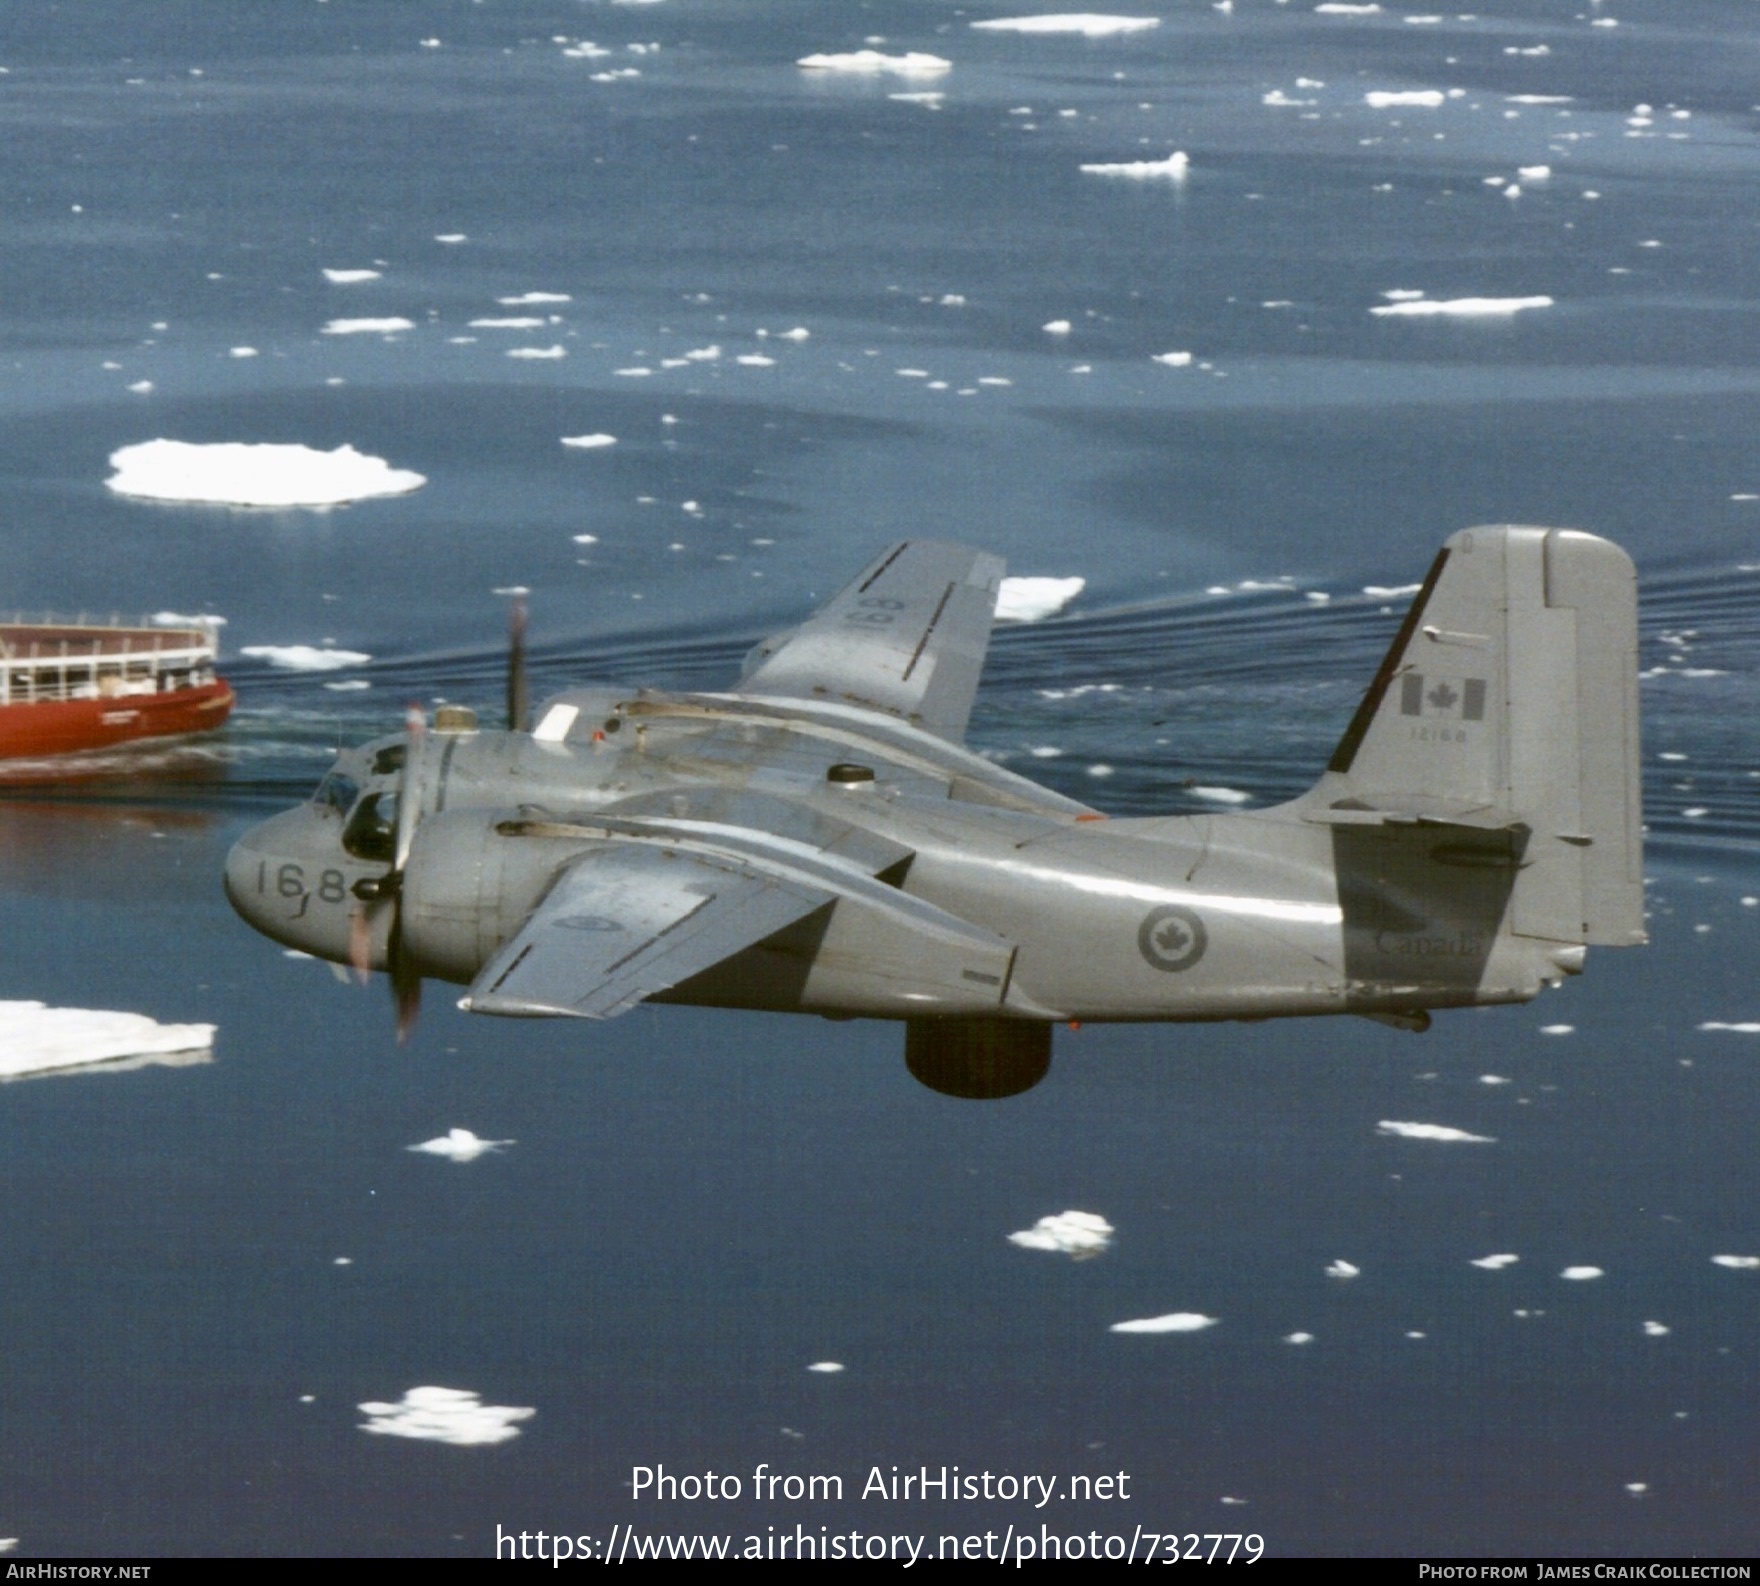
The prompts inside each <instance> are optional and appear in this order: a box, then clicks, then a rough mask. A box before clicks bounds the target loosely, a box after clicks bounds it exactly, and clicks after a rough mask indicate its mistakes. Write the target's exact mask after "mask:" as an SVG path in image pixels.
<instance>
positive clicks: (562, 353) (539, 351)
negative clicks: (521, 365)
mask: <svg viewBox="0 0 1760 1586" xmlns="http://www.w3.org/2000/svg"><path fill="white" fill-rule="evenodd" d="M507 356H508V357H509V358H566V357H567V356H568V349H567V348H566V347H564V346H562V345H561V344H560V343H552V344H551V345H550V346H548V347H509V348H508V349H507Z"/></svg>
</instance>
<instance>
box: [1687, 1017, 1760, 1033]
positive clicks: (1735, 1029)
mask: <svg viewBox="0 0 1760 1586" xmlns="http://www.w3.org/2000/svg"><path fill="white" fill-rule="evenodd" d="M1698 1028H1699V1029H1701V1030H1727V1031H1728V1032H1729V1033H1730V1034H1732V1035H1760V1024H1756V1023H1753V1022H1749V1023H1745V1024H1724V1023H1722V1022H1720V1021H1719V1020H1716V1019H1712V1020H1709V1021H1707V1022H1706V1023H1704V1024H1701V1025H1699V1026H1698Z"/></svg>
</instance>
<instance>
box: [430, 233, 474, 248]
mask: <svg viewBox="0 0 1760 1586" xmlns="http://www.w3.org/2000/svg"><path fill="white" fill-rule="evenodd" d="M434 240H435V241H436V242H444V243H446V244H448V245H449V246H453V245H456V244H458V243H461V242H466V241H468V240H469V239H468V238H467V237H466V236H465V234H464V233H463V232H462V231H442V232H440V233H439V234H438V235H437V236H436V237H435V238H434Z"/></svg>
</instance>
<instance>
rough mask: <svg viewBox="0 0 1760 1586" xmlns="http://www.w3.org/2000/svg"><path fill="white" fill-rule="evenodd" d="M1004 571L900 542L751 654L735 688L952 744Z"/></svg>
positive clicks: (996, 564) (963, 550) (986, 558)
mask: <svg viewBox="0 0 1760 1586" xmlns="http://www.w3.org/2000/svg"><path fill="white" fill-rule="evenodd" d="M1004 566H1005V564H1004V562H1003V561H1002V558H1001V557H998V556H991V555H988V554H987V553H986V552H983V551H975V550H972V549H971V548H970V547H969V546H964V545H949V544H944V543H942V542H940V541H936V540H905V541H902V542H900V543H899V544H897V545H894V546H892V547H891V548H890V549H889V550H887V551H886V552H885V553H884V554H883V555H881V556H880V557H879V559H878V560H876V561H875V562H874V563H873V564H872V565H871V566H870V567H868V568H867V569H865V570H864V571H863V572H862V573H861V574H860V575H859V576H858V577H857V578H856V579H855V581H854V582H853V583H851V584H850V585H849V586H848V587H847V588H846V589H844V590H843V591H842V592H841V593H839V594H836V595H833V596H832V597H831V599H830V600H828V601H826V602H825V604H824V605H823V606H821V607H820V608H819V609H818V610H817V611H816V612H814V613H813V615H812V616H810V617H809V618H807V620H806V621H805V622H803V623H802V624H801V625H800V626H799V627H798V628H794V629H791V630H790V631H788V632H786V633H780V634H777V635H775V636H774V637H773V638H769V639H766V640H765V641H764V642H763V643H762V644H760V645H759V646H758V647H757V648H756V649H755V650H754V651H753V652H752V653H751V655H750V656H748V657H747V659H746V667H745V671H744V672H742V673H741V674H740V678H739V682H738V683H737V684H736V685H735V687H736V689H737V691H738V692H739V693H742V694H760V695H767V696H781V697H783V698H789V697H793V698H798V699H823V700H832V701H838V700H841V701H844V702H847V703H849V704H852V705H861V706H865V707H867V708H869V709H871V710H882V711H886V712H887V713H888V714H890V715H893V716H899V717H902V718H903V719H904V720H906V721H908V722H910V723H911V724H912V725H914V726H917V727H921V728H923V729H924V730H925V731H928V732H932V733H934V734H936V735H937V736H938V737H942V738H947V739H950V740H951V741H953V742H955V743H958V742H959V741H960V740H961V739H962V738H963V737H964V736H965V730H966V721H967V718H969V717H970V715H971V713H972V701H973V699H974V698H975V697H976V695H977V692H978V673H979V672H980V671H981V670H982V668H983V665H984V652H985V650H986V649H987V648H988V647H989V643H990V621H991V617H992V615H993V614H994V613H995V610H996V591H997V587H998V586H999V585H1000V584H1001V582H1002V574H1003V569H1004Z"/></svg>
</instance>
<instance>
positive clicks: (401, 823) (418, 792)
mask: <svg viewBox="0 0 1760 1586" xmlns="http://www.w3.org/2000/svg"><path fill="white" fill-rule="evenodd" d="M427 732H428V718H427V716H426V714H425V713H424V712H423V710H422V707H421V706H420V705H418V704H415V703H414V702H412V703H411V705H410V707H409V709H408V711H406V712H405V713H404V718H403V733H404V745H403V771H402V772H401V774H400V775H399V778H398V789H397V831H396V838H395V842H394V845H393V848H392V860H391V868H392V869H393V870H395V871H396V872H397V873H398V874H399V875H402V874H403V867H404V865H405V864H406V863H407V862H408V860H409V845H410V843H411V841H412V840H413V839H414V837H415V834H416V818H417V817H418V816H419V815H420V813H421V808H422V783H421V778H420V776H419V775H418V774H417V772H418V771H419V769H420V766H421V760H422V740H423V738H425V737H426V736H427Z"/></svg>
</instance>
